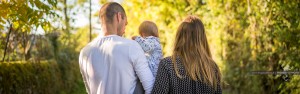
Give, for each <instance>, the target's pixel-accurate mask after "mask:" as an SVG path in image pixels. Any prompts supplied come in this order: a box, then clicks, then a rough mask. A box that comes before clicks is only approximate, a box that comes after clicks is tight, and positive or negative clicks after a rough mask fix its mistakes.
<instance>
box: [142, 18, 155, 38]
mask: <svg viewBox="0 0 300 94" xmlns="http://www.w3.org/2000/svg"><path fill="white" fill-rule="evenodd" d="M139 34H140V35H141V36H142V37H144V38H145V37H148V36H154V37H158V29H157V26H156V24H155V23H154V22H152V21H144V22H143V23H142V24H141V25H140V27H139Z"/></svg>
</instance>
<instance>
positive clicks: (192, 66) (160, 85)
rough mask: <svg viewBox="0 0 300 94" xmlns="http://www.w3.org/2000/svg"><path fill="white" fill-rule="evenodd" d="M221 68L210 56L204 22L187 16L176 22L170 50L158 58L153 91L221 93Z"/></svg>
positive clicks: (181, 93) (158, 93) (200, 93)
mask: <svg viewBox="0 0 300 94" xmlns="http://www.w3.org/2000/svg"><path fill="white" fill-rule="evenodd" d="M220 78H221V74H220V70H219V68H218V66H217V64H216V63H215V62H214V60H213V59H212V57H211V52H210V50H209V46H208V43H207V39H206V35H205V29H204V25H203V23H202V22H201V20H200V19H199V18H197V17H195V16H188V17H187V18H186V19H185V20H184V21H183V22H182V23H181V25H180V26H179V28H178V31H177V34H176V38H175V44H174V49H173V54H172V56H170V57H166V58H164V59H162V60H161V62H160V64H159V68H158V72H157V76H156V80H155V84H154V87H153V90H152V93H153V94H167V93H171V94H174V93H177V94H211V93H217V94H219V93H222V90H221V86H220Z"/></svg>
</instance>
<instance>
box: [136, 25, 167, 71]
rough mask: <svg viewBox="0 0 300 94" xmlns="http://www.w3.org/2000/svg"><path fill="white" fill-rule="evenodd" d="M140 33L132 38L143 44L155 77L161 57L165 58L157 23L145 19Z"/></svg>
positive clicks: (140, 27)
mask: <svg viewBox="0 0 300 94" xmlns="http://www.w3.org/2000/svg"><path fill="white" fill-rule="evenodd" d="M139 34H140V36H134V37H132V39H133V40H135V41H137V42H138V43H139V44H140V45H141V47H142V49H143V50H144V52H145V55H146V57H147V60H148V64H149V67H150V70H151V71H152V73H153V76H154V77H155V76H156V72H157V69H158V65H159V62H160V59H162V58H163V56H162V50H161V45H160V41H159V38H158V29H157V26H156V24H155V23H154V22H152V21H144V22H143V23H142V24H141V25H140V26H139Z"/></svg>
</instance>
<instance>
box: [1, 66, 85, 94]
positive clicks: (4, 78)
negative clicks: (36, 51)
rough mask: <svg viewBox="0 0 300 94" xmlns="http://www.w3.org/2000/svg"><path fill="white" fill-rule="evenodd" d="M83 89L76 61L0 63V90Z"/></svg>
mask: <svg viewBox="0 0 300 94" xmlns="http://www.w3.org/2000/svg"><path fill="white" fill-rule="evenodd" d="M84 89H85V88H84V85H83V82H82V80H81V76H80V72H79V68H78V63H77V62H72V63H66V64H65V63H62V64H59V63H56V62H55V61H43V62H39V63H32V62H5V63H0V93H1V94H71V93H72V94H74V93H78V94H79V93H80V94H82V93H84V92H85V91H84Z"/></svg>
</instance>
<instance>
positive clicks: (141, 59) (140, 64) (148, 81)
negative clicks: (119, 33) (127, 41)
mask: <svg viewBox="0 0 300 94" xmlns="http://www.w3.org/2000/svg"><path fill="white" fill-rule="evenodd" d="M129 57H130V59H131V61H132V64H133V68H134V70H135V72H136V74H137V76H138V78H139V79H140V81H141V83H142V85H143V87H144V90H145V93H146V94H150V93H151V91H152V87H153V84H154V77H153V74H152V72H151V70H150V68H149V66H148V62H147V59H146V56H145V54H144V52H143V50H142V48H141V46H139V45H138V43H136V42H134V43H132V45H131V46H130V48H129Z"/></svg>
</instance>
